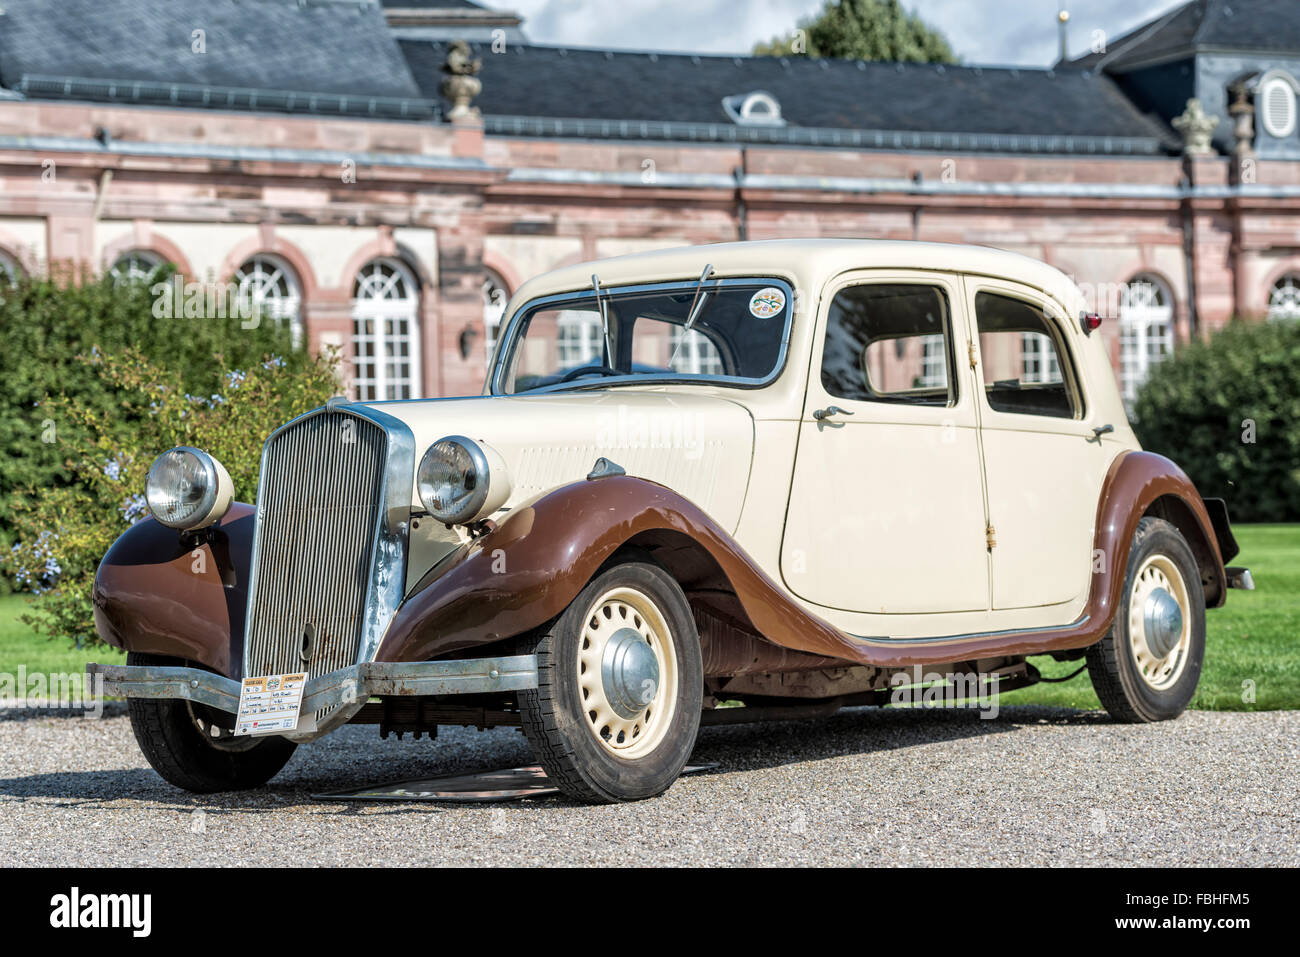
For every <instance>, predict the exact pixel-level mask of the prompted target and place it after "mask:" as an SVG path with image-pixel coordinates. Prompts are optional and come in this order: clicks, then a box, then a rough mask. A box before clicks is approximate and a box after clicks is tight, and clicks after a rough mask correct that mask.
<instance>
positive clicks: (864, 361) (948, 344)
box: [822, 283, 957, 406]
mask: <svg viewBox="0 0 1300 957" xmlns="http://www.w3.org/2000/svg"><path fill="white" fill-rule="evenodd" d="M951 320H952V312H951V310H950V309H949V308H948V297H947V295H946V294H945V293H944V291H943V290H942V289H941V288H939V287H938V286H926V285H921V284H912V283H879V284H871V285H863V286H850V287H848V288H847V289H841V290H840V291H839V292H838V293H837V294H836V296H835V299H834V301H833V302H832V303H831V307H830V314H829V317H828V319H827V323H826V344H825V346H824V348H823V350H822V386H823V388H825V389H826V391H827V392H828V393H829V394H830V395H833V396H835V397H836V398H839V399H854V400H857V401H860V402H902V403H907V404H909V405H937V406H949V405H952V404H954V403H955V402H956V401H957V390H956V385H955V383H956V376H955V375H954V371H953V370H954V369H955V368H956V366H955V364H954V359H953V356H954V352H953V342H952V321H951Z"/></svg>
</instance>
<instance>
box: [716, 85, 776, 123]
mask: <svg viewBox="0 0 1300 957" xmlns="http://www.w3.org/2000/svg"><path fill="white" fill-rule="evenodd" d="M722 108H723V109H724V110H726V112H727V116H729V117H730V118H731V121H732V122H733V123H737V124H739V125H740V126H785V120H784V119H782V118H781V104H780V102H779V101H778V100H777V98H776V97H774V96H773V95H772V94H771V93H767V92H765V91H763V90H754V91H752V92H749V93H739V94H737V95H735V96H724V97H723V98H722Z"/></svg>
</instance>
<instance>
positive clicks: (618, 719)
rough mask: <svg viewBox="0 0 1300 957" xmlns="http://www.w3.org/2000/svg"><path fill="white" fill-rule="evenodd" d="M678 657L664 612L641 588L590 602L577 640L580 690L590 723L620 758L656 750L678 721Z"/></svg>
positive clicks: (619, 590)
mask: <svg viewBox="0 0 1300 957" xmlns="http://www.w3.org/2000/svg"><path fill="white" fill-rule="evenodd" d="M677 682H678V676H677V656H676V654H675V652H674V650H673V635H672V631H671V629H669V627H668V622H667V621H666V620H665V619H664V616H663V613H662V612H661V611H660V610H659V608H658V607H657V606H656V605H655V603H654V601H653V599H651V598H650V596H649V595H647V594H645V593H644V592H642V591H640V590H639V589H636V588H627V587H623V588H613V589H611V590H610V591H608V592H606V593H605V594H604V595H602V596H601V597H600V598H598V599H597V600H596V602H595V603H594V604H593V605H592V606H591V610H590V611H588V612H587V618H586V621H585V622H584V623H583V626H582V634H581V635H580V636H579V642H578V694H579V696H580V698H581V701H582V709H583V712H584V713H585V715H586V718H587V727H588V729H589V730H590V731H591V733H592V734H593V735H594V736H595V738H596V740H597V741H598V742H599V743H600V745H601V747H603V748H605V749H606V750H607V751H609V752H610V753H612V754H615V755H617V756H619V757H620V758H627V759H631V758H638V757H641V756H642V755H645V754H649V753H650V752H651V751H653V750H654V749H655V748H656V747H658V745H659V743H660V742H661V741H662V740H663V738H664V735H665V734H667V732H668V728H669V726H670V725H671V724H672V720H673V713H674V710H675V708H676V701H677V687H678V685H677Z"/></svg>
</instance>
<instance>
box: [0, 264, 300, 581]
mask: <svg viewBox="0 0 1300 957" xmlns="http://www.w3.org/2000/svg"><path fill="white" fill-rule="evenodd" d="M155 278H156V279H158V280H159V281H163V280H167V279H168V278H169V275H168V273H167V272H166V271H165V270H164V271H160V273H159V275H158V276H157V277H155ZM172 289H173V287H172V286H171V285H170V284H164V286H163V288H162V289H157V288H156V287H155V285H154V284H152V283H150V282H145V283H140V284H121V285H118V284H114V282H113V281H112V279H111V278H101V279H94V278H91V277H89V276H88V275H86V274H81V275H75V274H64V275H60V276H57V277H56V278H53V279H49V278H35V277H27V278H24V279H21V280H19V281H18V282H17V283H16V284H15V285H13V286H10V285H8V284H7V283H5V284H0V341H3V342H4V349H3V350H0V381H3V382H4V389H3V390H0V546H7V545H8V544H9V543H10V542H12V540H13V535H14V527H13V513H14V510H15V508H16V507H17V505H18V504H19V503H17V502H15V501H14V496H15V494H16V493H17V492H18V490H20V489H24V488H29V487H34V488H41V489H45V488H49V487H51V486H58V485H63V484H66V483H69V482H73V481H76V477H75V476H71V475H68V474H67V473H66V472H65V471H64V464H65V458H66V456H65V454H64V449H63V447H62V444H61V443H62V442H63V440H65V439H68V438H70V436H69V430H70V429H71V428H73V427H74V424H73V423H72V422H65V421H61V420H59V418H58V416H57V415H54V414H53V412H52V410H51V409H49V408H41V407H38V403H40V402H41V400H42V399H43V398H44V397H45V396H46V395H47V394H58V393H62V394H64V395H66V396H68V397H69V398H70V399H72V400H74V402H73V405H74V406H75V407H76V408H78V409H83V410H99V411H101V412H106V411H108V410H109V409H111V408H114V407H115V403H116V399H115V397H114V396H113V394H112V392H111V390H110V389H109V388H108V387H107V385H106V383H105V381H104V380H103V379H102V378H100V377H99V376H95V375H87V374H86V369H85V368H84V367H82V366H80V365H78V364H77V363H76V361H75V357H76V356H78V355H81V354H86V353H89V352H90V351H91V349H92V348H96V347H97V348H98V349H99V351H100V353H101V354H103V355H113V354H116V353H119V352H121V351H122V350H123V349H126V348H128V347H130V348H133V349H136V350H138V352H139V354H140V355H141V356H142V357H144V358H145V359H147V360H150V361H151V362H154V363H162V364H163V365H165V366H166V367H167V368H168V369H169V370H171V371H172V372H174V373H175V374H176V375H177V376H178V377H179V379H180V381H181V382H182V383H183V385H184V388H185V390H186V391H188V392H191V393H193V394H195V395H212V394H213V393H214V392H216V391H217V390H218V388H219V386H220V384H221V378H222V375H223V374H224V372H225V371H227V370H228V369H232V368H249V367H251V366H253V365H255V364H256V363H257V362H259V361H260V360H261V359H262V357H263V356H265V355H268V354H274V355H277V356H280V357H281V358H282V359H283V360H284V361H285V362H286V363H287V364H288V366H289V368H290V369H296V370H305V369H307V368H309V367H310V366H311V364H312V360H311V359H310V358H309V357H308V356H307V355H305V354H304V352H303V351H302V350H300V349H294V348H293V345H292V343H291V341H290V332H289V330H288V329H287V328H285V326H284V325H283V324H281V323H277V322H273V321H269V320H266V321H261V322H258V323H256V324H255V325H254V324H253V323H251V322H248V321H246V320H241V319H240V318H238V317H237V316H229V317H227V318H214V317H213V314H215V313H216V312H217V311H218V310H217V309H216V308H209V307H208V305H207V304H206V303H205V304H204V308H203V309H202V310H197V309H191V310H189V311H190V312H191V315H190V316H189V317H184V313H185V312H186V309H185V308H182V307H183V306H185V305H187V304H189V303H186V302H185V301H184V300H182V301H181V302H176V300H175V297H174V295H173V293H172ZM156 292H157V293H161V295H155V293H156ZM164 300H165V301H166V302H168V303H172V302H176V306H177V308H175V309H174V310H173V312H175V313H177V314H180V315H181V316H182V318H166V317H165V315H164V316H161V317H160V316H156V315H155V314H154V312H155V308H154V307H155V305H156V304H159V303H162V302H164ZM190 302H191V303H192V302H193V299H191V300H190ZM213 305H214V306H215V303H214V304H213ZM196 311H201V312H202V313H203V315H202V317H196V316H194V315H193V314H192V313H193V312H196ZM158 312H160V313H165V310H164V309H161V308H160V309H158ZM245 326H252V328H245ZM56 438H57V439H58V441H55V439H56ZM4 590H5V589H4V579H0V591H4Z"/></svg>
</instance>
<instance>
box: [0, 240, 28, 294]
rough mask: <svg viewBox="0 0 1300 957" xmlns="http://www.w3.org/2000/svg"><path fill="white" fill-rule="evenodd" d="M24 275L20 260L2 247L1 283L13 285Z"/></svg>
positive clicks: (0, 262) (0, 253)
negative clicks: (19, 263)
mask: <svg viewBox="0 0 1300 957" xmlns="http://www.w3.org/2000/svg"><path fill="white" fill-rule="evenodd" d="M22 277H23V267H22V266H20V265H18V260H16V259H14V257H13V256H10V255H9V254H8V253H7V252H5V251H4V250H2V249H0V283H4V284H5V285H6V286H12V285H13V284H14V283H16V282H17V281H18V280H19V279H21V278H22Z"/></svg>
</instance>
